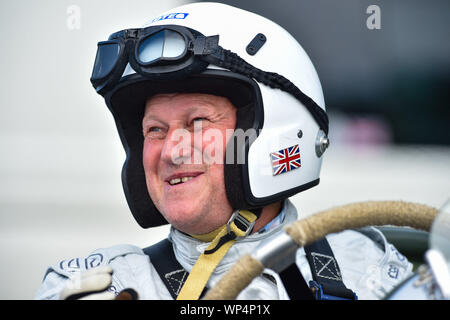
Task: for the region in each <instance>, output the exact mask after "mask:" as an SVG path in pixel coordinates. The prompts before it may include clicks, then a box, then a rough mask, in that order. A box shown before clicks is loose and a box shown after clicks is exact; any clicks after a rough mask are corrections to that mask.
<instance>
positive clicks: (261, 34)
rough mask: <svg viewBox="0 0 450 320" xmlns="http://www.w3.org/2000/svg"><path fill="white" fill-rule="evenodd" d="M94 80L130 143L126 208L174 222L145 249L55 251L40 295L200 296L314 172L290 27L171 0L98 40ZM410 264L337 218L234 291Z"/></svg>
mask: <svg viewBox="0 0 450 320" xmlns="http://www.w3.org/2000/svg"><path fill="white" fill-rule="evenodd" d="M219 13H220V14H219ZM91 82H92V84H93V85H94V87H95V88H96V90H97V92H98V93H99V94H101V95H102V96H103V97H104V98H105V101H106V104H107V106H108V108H109V109H110V111H111V112H112V113H113V115H114V119H115V121H116V125H117V129H118V132H119V135H120V137H121V140H122V143H123V145H124V148H125V151H126V154H127V159H126V161H125V164H124V167H123V171H122V181H123V186H124V191H125V195H126V198H127V201H128V204H129V207H130V209H131V212H132V213H133V216H134V217H135V219H136V220H137V222H138V223H139V224H140V226H142V227H143V228H149V227H154V226H158V225H162V224H166V223H170V224H171V225H172V228H171V231H170V234H169V237H168V240H164V241H162V242H160V243H158V244H157V245H155V246H151V247H149V248H146V249H144V250H142V249H141V248H137V247H135V246H131V245H120V246H115V247H111V248H107V249H100V250H97V251H95V252H93V253H92V254H91V255H90V256H88V257H87V258H84V259H83V258H74V259H70V260H66V261H62V262H61V263H59V264H58V265H56V266H53V267H51V268H50V269H49V270H48V271H47V273H46V275H45V277H44V281H43V284H42V286H41V288H40V290H39V292H38V294H37V298H39V299H44V298H46V299H67V298H69V299H73V298H87V299H111V298H114V297H116V296H117V295H120V293H121V292H124V290H126V289H132V291H130V292H133V296H134V297H138V298H140V299H199V298H201V297H202V295H203V294H204V293H205V292H206V291H207V290H208V288H211V287H213V286H214V285H215V284H216V283H217V281H218V280H219V279H220V278H221V277H222V276H223V275H224V274H225V273H226V271H227V270H229V269H230V267H231V266H232V265H233V264H234V263H235V262H236V261H237V260H238V259H239V257H240V256H242V255H243V254H245V253H249V252H253V251H254V250H256V248H257V247H258V246H259V245H260V244H261V243H263V242H264V243H266V242H268V241H270V240H271V239H273V238H274V237H275V236H276V235H278V234H279V233H280V232H283V227H284V226H286V225H287V224H288V223H290V222H293V221H295V220H296V219H297V211H296V209H295V207H294V206H293V205H292V203H291V202H290V201H289V200H288V198H289V197H290V196H292V195H295V194H297V193H299V192H301V191H303V190H306V189H309V188H311V187H313V186H315V185H317V184H318V183H319V173H320V167H321V162H322V157H323V154H324V152H325V150H326V148H327V147H328V138H327V134H328V117H327V114H326V112H325V107H324V99H323V94H322V89H321V86H320V81H319V79H318V76H317V73H316V71H315V69H314V67H313V65H312V63H311V61H310V60H309V58H308V56H307V55H306V53H305V52H304V51H303V49H302V48H301V46H300V45H299V44H298V43H297V42H296V41H295V39H293V38H292V37H291V36H290V35H289V34H288V33H287V32H286V31H285V30H284V29H282V28H281V27H280V26H278V25H276V24H275V23H273V22H271V21H269V20H267V19H265V18H263V17H260V16H258V15H255V14H253V13H250V12H246V11H243V10H240V9H237V8H233V7H230V6H226V5H223V4H215V3H199V4H189V5H186V6H182V7H178V8H175V9H173V10H171V11H170V12H167V13H164V14H162V15H160V16H158V17H155V18H154V19H152V21H151V22H150V23H149V24H148V25H146V26H145V27H144V28H140V29H127V30H123V31H120V32H116V33H114V34H112V35H111V36H110V37H109V39H108V41H103V42H99V44H98V51H97V56H96V61H95V63H94V70H93V73H92V77H91ZM411 268H412V266H411V264H410V263H408V261H407V260H406V259H405V257H403V256H402V255H400V254H399V253H398V252H397V251H396V250H395V248H394V247H393V246H392V245H390V244H389V243H387V242H386V240H385V238H384V237H383V235H382V234H381V233H380V232H378V231H376V230H375V229H373V228H368V229H364V230H358V231H345V232H342V233H339V234H333V235H330V236H328V237H327V239H324V240H321V241H319V242H317V243H316V244H314V245H312V246H308V247H305V248H301V249H300V250H298V252H297V255H296V264H293V267H289V268H288V270H290V271H289V272H288V273H285V272H281V273H280V274H278V273H276V272H274V271H272V270H269V269H266V270H264V272H263V274H262V275H261V276H260V277H257V278H255V279H254V280H253V282H252V283H251V284H250V285H249V286H248V287H247V288H246V289H244V290H243V291H242V292H241V294H240V295H239V296H238V298H239V299H289V298H294V297H295V298H298V297H303V298H305V299H308V298H311V297H312V294H311V292H314V293H315V298H317V299H323V298H332V299H342V298H343V299H354V298H356V297H358V298H360V299H376V298H380V297H382V296H383V294H384V293H385V292H387V291H388V290H390V289H391V288H392V287H393V286H394V285H395V284H397V283H399V281H401V280H402V279H404V278H405V277H406V276H407V275H408V274H409V273H410V272H411ZM298 270H300V271H301V273H300V272H299V271H298ZM393 270H394V271H395V272H394V271H393ZM291 283H297V284H298V286H297V288H301V289H302V293H301V294H299V293H298V292H295V290H297V289H294V291H292V289H291V285H290V284H291ZM309 287H311V290H310V288H309Z"/></svg>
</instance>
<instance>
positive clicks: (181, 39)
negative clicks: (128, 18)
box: [91, 25, 328, 134]
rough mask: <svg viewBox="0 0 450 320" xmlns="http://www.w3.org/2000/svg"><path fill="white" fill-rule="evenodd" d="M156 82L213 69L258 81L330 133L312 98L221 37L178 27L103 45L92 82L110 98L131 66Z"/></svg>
mask: <svg viewBox="0 0 450 320" xmlns="http://www.w3.org/2000/svg"><path fill="white" fill-rule="evenodd" d="M128 64H130V66H131V67H132V68H133V69H134V70H135V71H136V72H137V73H138V74H140V75H141V76H143V77H144V78H147V79H151V80H171V79H180V78H183V77H187V76H189V75H192V74H199V73H201V72H203V71H204V70H206V68H207V67H208V65H209V64H213V65H216V66H219V67H222V68H225V69H228V70H230V71H232V72H235V73H238V74H241V75H244V76H247V77H249V78H253V79H255V80H256V81H258V82H261V83H263V84H265V85H267V86H270V87H271V88H275V89H280V90H283V91H285V92H288V93H290V94H291V95H293V96H294V97H295V98H297V99H298V100H299V101H300V102H301V103H303V105H305V107H306V108H307V109H308V110H309V112H310V113H311V114H312V116H313V117H314V119H315V120H316V121H317V123H318V124H319V127H320V128H321V129H322V130H323V131H324V132H325V134H328V116H327V114H326V112H325V111H324V110H323V109H322V108H320V107H319V106H318V105H317V104H316V103H315V102H314V101H313V100H312V99H311V98H310V97H308V96H307V95H305V94H304V93H303V92H302V91H301V90H300V89H299V88H297V87H296V86H295V85H294V84H293V83H292V82H291V81H289V80H288V79H286V78H285V77H283V76H281V75H279V74H277V73H273V72H266V71H262V70H260V69H258V68H256V67H254V66H252V65H251V64H249V63H247V62H246V61H245V60H244V59H242V58H241V57H239V56H238V55H237V54H236V53H234V52H231V51H230V50H226V49H224V48H222V47H221V46H219V36H218V35H215V36H204V35H202V34H201V33H200V32H198V31H196V30H193V29H190V28H187V27H183V26H177V25H161V26H151V27H147V28H141V29H125V30H122V31H119V32H116V33H113V34H112V35H111V36H110V37H109V38H108V40H107V41H102V42H99V43H98V48H97V55H96V58H95V62H94V68H93V71H92V76H91V83H92V85H93V86H94V88H95V89H96V90H97V92H98V93H99V94H101V95H103V96H104V95H105V94H106V93H107V92H109V91H111V90H112V89H114V87H115V86H116V85H117V84H118V83H119V81H120V80H121V78H122V75H123V73H124V71H125V68H126V67H127V65H128Z"/></svg>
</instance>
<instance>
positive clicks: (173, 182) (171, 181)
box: [169, 177, 194, 186]
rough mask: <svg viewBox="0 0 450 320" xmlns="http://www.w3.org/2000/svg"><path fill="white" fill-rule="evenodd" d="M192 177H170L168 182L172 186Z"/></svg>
mask: <svg viewBox="0 0 450 320" xmlns="http://www.w3.org/2000/svg"><path fill="white" fill-rule="evenodd" d="M193 178H194V177H183V178H181V179H180V178H175V179H171V180H170V181H169V184H170V185H171V186H174V185H176V184H180V183H185V182H187V181H189V180H192V179H193Z"/></svg>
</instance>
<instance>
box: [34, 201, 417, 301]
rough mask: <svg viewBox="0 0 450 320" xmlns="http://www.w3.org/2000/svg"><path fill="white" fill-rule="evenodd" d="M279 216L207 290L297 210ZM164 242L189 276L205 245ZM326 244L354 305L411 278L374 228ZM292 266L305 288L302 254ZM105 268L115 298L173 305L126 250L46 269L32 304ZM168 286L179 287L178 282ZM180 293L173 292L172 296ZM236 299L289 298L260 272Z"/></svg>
mask: <svg viewBox="0 0 450 320" xmlns="http://www.w3.org/2000/svg"><path fill="white" fill-rule="evenodd" d="M283 210H285V212H284V214H285V218H284V221H282V223H281V224H279V225H277V226H275V227H273V228H272V229H270V230H268V231H266V232H263V233H254V234H252V235H249V236H247V237H246V238H243V239H238V240H237V241H236V243H235V244H234V245H233V246H232V247H231V248H230V250H229V251H228V252H227V254H226V255H225V257H224V258H223V260H222V261H221V262H220V263H219V265H218V266H217V268H216V269H215V271H214V272H213V273H212V275H211V278H210V279H209V281H208V284H207V287H208V288H211V287H213V286H214V285H215V284H216V283H217V282H218V280H219V279H220V278H221V277H222V276H223V275H224V274H225V273H226V272H227V271H228V270H229V269H230V268H231V266H232V265H233V264H234V263H235V262H236V261H237V260H238V259H239V257H240V256H242V255H244V254H246V253H252V252H254V251H255V249H256V247H257V246H258V245H259V244H260V243H261V242H263V241H271V239H272V238H273V237H274V236H275V235H276V234H278V233H279V232H282V229H283V228H284V227H285V226H286V225H287V224H289V223H291V222H293V221H295V220H296V219H297V210H296V208H295V207H294V206H293V204H292V203H291V202H290V201H289V200H286V201H285V203H284V207H283ZM169 239H170V240H171V242H172V244H173V250H174V253H175V256H176V258H177V260H178V262H179V263H180V264H181V266H183V268H184V269H185V270H186V271H188V272H190V271H191V269H192V267H193V266H194V264H195V262H196V261H197V259H198V258H199V256H200V255H201V253H202V252H203V251H204V250H205V249H206V247H207V246H208V245H209V243H204V242H201V241H199V240H196V239H194V238H192V237H190V236H188V235H186V234H184V233H182V232H180V231H178V230H176V229H174V228H171V231H170V234H169ZM327 240H328V242H329V244H330V247H331V249H332V251H333V253H334V257H335V259H336V261H337V263H338V265H339V268H340V271H341V276H342V280H343V282H344V284H345V286H346V287H347V288H348V289H350V290H353V291H354V292H355V293H356V295H357V296H358V299H364V300H366V299H380V298H383V297H384V295H385V294H386V293H387V292H389V291H390V290H391V289H392V288H393V287H394V286H395V285H397V284H399V283H400V282H401V281H402V280H404V279H405V278H406V277H408V276H410V275H411V274H412V264H411V263H409V262H408V261H407V259H406V258H405V257H404V256H403V255H401V254H400V253H399V252H398V251H397V250H396V249H395V248H394V246H393V245H392V244H390V243H388V242H387V241H386V239H385V237H384V236H383V235H382V233H381V232H380V231H378V230H377V229H375V228H364V229H362V230H357V231H355V230H347V231H344V232H341V233H336V234H331V235H328V236H327ZM296 263H297V265H298V267H299V269H300V271H301V273H302V274H303V277H304V279H305V280H306V282H307V283H309V281H310V280H312V273H311V269H310V266H309V264H308V261H307V259H306V255H305V251H304V250H303V248H301V249H299V250H298V251H297V255H296ZM106 264H109V265H110V266H111V267H112V269H113V275H112V284H111V286H110V287H109V288H108V290H110V291H112V292H114V293H116V294H118V293H119V292H120V291H121V290H123V289H126V288H132V289H134V290H136V292H137V293H138V295H139V298H140V299H157V300H162V299H172V297H171V295H170V293H169V291H168V290H167V289H166V286H165V285H164V283H163V282H162V280H161V278H160V277H159V275H158V273H157V271H156V270H155V268H154V266H153V265H152V263H151V261H150V259H149V257H148V256H147V255H145V254H144V253H143V251H142V249H141V248H139V247H136V246H133V245H126V244H124V245H117V246H113V247H110V248H104V249H98V250H96V251H94V252H93V253H92V254H90V255H89V256H88V257H85V258H74V259H69V260H64V261H61V262H60V263H58V264H57V265H54V266H52V267H50V268H49V269H48V270H47V273H46V274H45V276H44V280H43V282H42V285H41V287H40V288H39V290H38V292H37V294H36V297H35V298H36V299H58V298H59V294H60V292H61V291H62V289H63V288H64V286H65V285H66V281H67V280H68V278H70V277H73V276H74V275H76V274H77V273H79V272H83V271H85V270H87V269H90V268H94V267H97V266H100V265H106ZM169 276H170V275H169ZM171 283H172V284H173V285H174V286H178V285H179V286H181V284H180V282H177V280H175V281H172V282H171ZM179 289H180V288H175V291H177V290H178V291H179ZM238 299H246V300H257V299H265V300H266V299H270V300H276V299H282V300H285V299H289V296H288V294H287V292H286V290H285V288H284V286H283V283H282V281H281V279H280V277H279V275H278V274H277V273H275V272H274V271H272V270H270V269H265V270H264V272H263V273H262V275H260V276H258V277H257V278H255V279H254V280H253V281H252V283H251V284H250V285H249V286H248V287H247V288H245V289H244V290H243V291H242V292H241V293H240V294H239V296H238Z"/></svg>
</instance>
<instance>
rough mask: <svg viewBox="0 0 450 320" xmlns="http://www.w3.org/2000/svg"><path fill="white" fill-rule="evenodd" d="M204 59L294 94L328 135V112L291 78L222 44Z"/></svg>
mask: <svg viewBox="0 0 450 320" xmlns="http://www.w3.org/2000/svg"><path fill="white" fill-rule="evenodd" d="M204 59H205V60H206V61H208V62H210V63H212V64H215V65H217V66H219V67H223V68H226V69H229V70H231V71H233V72H236V73H239V74H242V75H246V76H248V77H251V78H253V79H255V80H256V81H258V82H261V83H263V84H265V85H267V86H269V87H271V88H274V89H280V90H282V91H285V92H287V93H290V94H292V95H293V96H294V97H295V98H296V99H297V100H299V101H300V102H301V103H303V105H305V107H306V108H307V109H308V111H309V112H310V113H311V115H312V116H313V118H314V119H315V120H316V121H317V123H318V124H319V127H320V128H321V129H322V130H323V131H324V132H325V134H327V135H328V130H329V120H328V115H327V114H326V112H325V111H324V110H323V109H322V108H320V107H319V106H318V105H317V103H315V102H314V100H312V99H311V98H310V97H308V96H307V95H306V94H304V93H303V92H302V91H301V90H300V89H299V88H298V87H297V86H295V84H293V83H292V82H291V81H290V80H288V79H286V78H285V77H283V76H282V75H279V74H277V73H274V72H266V71H263V70H260V69H258V68H256V67H254V66H252V65H251V64H249V63H248V62H246V61H245V60H244V59H242V58H241V57H239V56H238V55H237V54H236V53H234V52H232V51H230V50H225V49H223V48H222V47H220V46H217V48H216V51H215V52H214V53H212V54H210V55H208V56H205V57H204Z"/></svg>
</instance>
